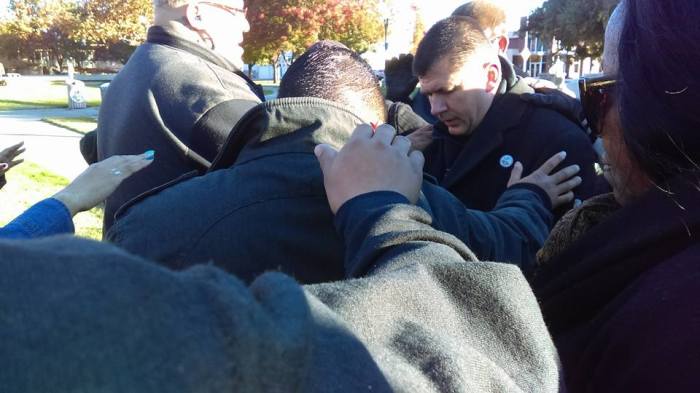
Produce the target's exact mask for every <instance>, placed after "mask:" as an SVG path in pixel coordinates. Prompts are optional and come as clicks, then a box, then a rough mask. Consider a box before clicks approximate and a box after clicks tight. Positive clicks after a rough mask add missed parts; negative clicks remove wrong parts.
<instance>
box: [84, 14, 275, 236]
mask: <svg viewBox="0 0 700 393" xmlns="http://www.w3.org/2000/svg"><path fill="white" fill-rule="evenodd" d="M154 10H155V22H154V25H153V26H152V27H151V28H150V29H149V30H148V39H147V41H146V43H144V44H143V45H141V46H140V47H139V48H137V49H136V52H134V54H133V55H132V56H131V58H130V59H129V61H128V62H127V64H126V65H125V66H124V68H123V69H122V70H121V71H120V72H119V74H117V76H116V77H115V78H114V80H113V81H112V83H110V85H109V89H108V91H107V94H106V96H105V98H104V101H103V102H102V105H101V107H100V115H99V121H98V126H97V135H98V137H97V147H98V159H99V160H103V159H105V158H107V157H111V156H113V155H122V154H137V153H141V152H143V151H146V150H155V151H156V155H157V157H158V159H157V160H156V161H155V162H154V164H153V165H152V166H151V167H150V168H148V169H147V170H145V171H143V172H142V173H139V174H137V175H136V176H133V177H132V178H131V179H128V180H127V181H126V182H124V184H123V185H121V186H120V187H119V189H117V191H116V192H115V193H114V194H113V195H112V196H110V197H109V199H107V202H106V205H105V222H104V227H105V229H108V228H109V227H110V226H111V224H112V220H113V217H114V213H115V212H116V211H117V209H119V207H121V206H122V205H123V204H124V203H126V202H127V201H129V200H130V199H131V198H133V197H135V196H137V195H139V194H141V193H142V192H144V191H147V190H149V189H151V188H153V187H156V186H160V185H162V184H163V183H166V182H168V181H170V180H173V179H175V178H177V177H179V176H180V175H182V174H184V173H187V172H189V171H192V170H201V171H204V170H206V169H207V168H208V167H209V165H210V163H211V161H212V160H213V159H214V157H216V154H217V153H218V151H219V148H220V147H221V145H222V144H223V143H224V141H225V140H226V138H227V137H228V135H229V133H230V132H231V130H232V129H233V126H234V125H235V124H236V122H237V121H238V119H240V118H241V116H243V114H244V113H245V112H246V111H248V109H250V108H252V107H254V106H255V105H257V104H259V103H260V102H261V101H263V100H264V96H263V94H262V90H261V89H260V88H259V86H257V85H255V84H254V83H253V82H252V81H251V80H249V79H248V78H247V77H246V75H245V74H243V72H241V71H240V69H239V67H241V66H242V60H241V56H242V53H243V51H242V49H241V47H240V43H241V41H242V40H243V35H242V34H243V33H244V32H246V31H248V28H249V25H248V22H247V20H246V18H245V12H244V4H243V1H242V0H215V1H184V0H154Z"/></svg>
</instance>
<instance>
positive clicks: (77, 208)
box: [53, 151, 154, 216]
mask: <svg viewBox="0 0 700 393" xmlns="http://www.w3.org/2000/svg"><path fill="white" fill-rule="evenodd" d="M153 159H154V153H153V151H147V152H146V153H144V154H139V155H134V156H112V157H110V158H108V159H106V160H104V161H100V162H97V163H94V164H92V165H90V166H89V167H88V168H87V169H86V170H85V171H84V172H83V173H81V174H80V175H79V176H78V177H77V178H76V179H75V180H73V182H72V183H71V184H69V185H68V186H67V187H66V188H64V189H63V190H61V191H59V192H58V193H57V194H56V195H54V196H53V197H54V198H55V199H58V200H59V201H61V202H62V203H63V204H64V205H66V207H67V208H68V210H69V211H70V213H71V216H74V215H76V214H77V213H80V212H82V211H85V210H89V209H92V208H93V207H95V206H97V204H99V203H100V202H102V201H104V200H105V199H107V197H108V196H110V195H111V194H112V193H113V192H114V190H116V189H117V187H119V185H120V184H121V183H122V181H124V180H125V179H126V178H128V177H129V176H131V175H133V174H134V173H136V172H138V171H140V170H141V169H143V168H145V167H147V166H148V165H150V164H151V163H152V162H153Z"/></svg>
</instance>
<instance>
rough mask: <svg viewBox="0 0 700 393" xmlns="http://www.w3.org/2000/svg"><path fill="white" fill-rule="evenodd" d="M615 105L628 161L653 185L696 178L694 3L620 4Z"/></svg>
mask: <svg viewBox="0 0 700 393" xmlns="http://www.w3.org/2000/svg"><path fill="white" fill-rule="evenodd" d="M620 6H622V7H626V10H625V11H626V13H625V21H624V26H623V28H622V35H621V37H620V44H619V47H618V48H619V50H618V58H619V71H618V80H619V84H618V86H619V87H618V89H617V95H618V97H617V98H618V103H619V111H620V121H621V125H622V135H623V138H624V142H625V145H626V146H627V149H628V151H629V152H630V155H631V157H632V158H633V159H634V160H635V161H636V162H637V164H638V165H639V166H640V168H641V169H642V170H643V171H644V172H645V173H646V174H647V175H648V176H649V178H650V179H651V180H652V181H653V182H655V183H656V184H657V185H663V184H665V183H666V181H668V180H670V179H671V178H673V177H675V176H677V175H680V174H683V173H688V172H695V173H700V166H699V165H700V111H699V110H698V103H699V102H700V83H698V82H699V81H698V76H697V72H698V70H700V25H698V20H699V19H700V2H698V1H697V0H674V1H673V3H672V4H671V3H666V2H659V1H656V0H635V1H629V0H625V1H624V2H623V3H622V4H621V5H620Z"/></svg>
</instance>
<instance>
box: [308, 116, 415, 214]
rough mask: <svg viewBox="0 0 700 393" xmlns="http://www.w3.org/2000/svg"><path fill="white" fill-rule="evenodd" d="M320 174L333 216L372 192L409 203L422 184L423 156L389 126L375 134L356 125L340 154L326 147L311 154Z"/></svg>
mask: <svg viewBox="0 0 700 393" xmlns="http://www.w3.org/2000/svg"><path fill="white" fill-rule="evenodd" d="M314 153H315V154H316V157H318V161H319V163H320V164H321V170H322V171H323V182H324V185H325V188H326V195H327V197H328V203H329V205H330V207H331V210H332V211H333V213H337V212H338V209H340V207H341V206H342V205H343V204H344V203H345V202H347V201H349V200H350V199H352V198H354V197H356V196H359V195H362V194H366V193H369V192H374V191H394V192H398V193H399V194H401V195H403V196H405V197H406V198H407V199H408V200H409V201H410V202H411V203H416V201H418V196H419V195H420V187H421V185H422V183H423V163H424V159H423V154H422V153H421V152H419V151H415V150H414V151H411V142H410V141H409V140H408V138H406V137H404V136H400V135H399V136H397V135H396V130H394V128H393V127H391V126H389V125H386V124H384V125H381V126H379V127H377V129H376V131H373V130H372V127H370V126H369V125H360V126H358V127H357V128H356V129H355V131H354V132H353V134H352V136H351V137H350V140H349V141H348V142H347V143H346V144H345V146H343V148H342V149H340V151H336V150H335V149H334V148H333V147H331V146H329V145H325V144H322V145H318V146H316V149H315V150H314Z"/></svg>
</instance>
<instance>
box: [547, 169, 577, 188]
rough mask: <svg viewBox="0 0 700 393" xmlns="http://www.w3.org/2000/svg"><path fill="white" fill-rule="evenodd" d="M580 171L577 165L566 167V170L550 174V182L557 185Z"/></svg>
mask: <svg viewBox="0 0 700 393" xmlns="http://www.w3.org/2000/svg"><path fill="white" fill-rule="evenodd" d="M580 171H581V167H580V166H578V165H570V166H567V167H566V168H564V169H562V170H560V171H559V172H556V173H554V174H552V180H554V182H555V183H556V184H559V183H561V182H563V181H565V180H567V179H570V178H571V177H573V176H575V175H576V174H577V173H579V172H580Z"/></svg>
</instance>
